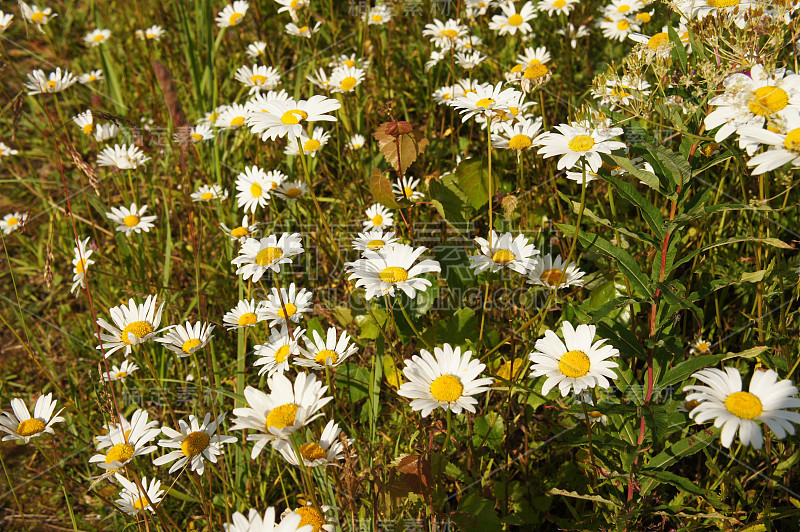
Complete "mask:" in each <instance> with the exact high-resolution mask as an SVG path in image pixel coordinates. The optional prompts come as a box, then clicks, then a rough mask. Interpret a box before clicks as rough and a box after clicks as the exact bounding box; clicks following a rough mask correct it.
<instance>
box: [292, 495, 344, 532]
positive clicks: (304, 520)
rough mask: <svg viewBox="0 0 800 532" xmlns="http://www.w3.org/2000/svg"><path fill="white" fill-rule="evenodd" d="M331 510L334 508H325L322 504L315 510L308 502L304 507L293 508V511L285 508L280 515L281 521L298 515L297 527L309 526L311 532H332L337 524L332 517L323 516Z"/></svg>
mask: <svg viewBox="0 0 800 532" xmlns="http://www.w3.org/2000/svg"><path fill="white" fill-rule="evenodd" d="M333 509H334V508H333V507H332V506H326V505H324V504H323V505H321V506H320V507H319V508H315V507H314V506H313V505H312V504H311V501H308V503H307V504H306V505H305V506H301V507H300V508H295V509H294V511H290V510H289V509H288V508H287V509H286V510H284V511H283V513H282V514H281V519H286V518H288V517H289V516H291V515H292V514H294V515H299V516H300V524H299V525H298V526H301V527H306V526H311V527H313V532H334V530H336V528H337V527H336V525H337V523H336V520H335V518H334V516H332V515H325V514H326V513H328V512H330V511H331V510H333ZM298 530H299V529H298Z"/></svg>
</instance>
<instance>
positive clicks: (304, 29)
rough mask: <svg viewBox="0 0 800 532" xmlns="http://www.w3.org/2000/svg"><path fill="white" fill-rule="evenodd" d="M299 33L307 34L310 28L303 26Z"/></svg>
mask: <svg viewBox="0 0 800 532" xmlns="http://www.w3.org/2000/svg"><path fill="white" fill-rule="evenodd" d="M298 32H299V33H306V32H308V26H303V27H302V28H300V29H299V30H298Z"/></svg>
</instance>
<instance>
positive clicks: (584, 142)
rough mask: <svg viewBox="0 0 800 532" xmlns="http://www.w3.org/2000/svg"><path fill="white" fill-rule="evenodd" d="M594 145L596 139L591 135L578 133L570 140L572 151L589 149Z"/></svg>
mask: <svg viewBox="0 0 800 532" xmlns="http://www.w3.org/2000/svg"><path fill="white" fill-rule="evenodd" d="M592 146H594V139H593V138H592V137H590V136H589V135H576V136H575V137H573V138H572V139H571V140H570V141H569V149H571V150H572V151H587V150H590V149H592Z"/></svg>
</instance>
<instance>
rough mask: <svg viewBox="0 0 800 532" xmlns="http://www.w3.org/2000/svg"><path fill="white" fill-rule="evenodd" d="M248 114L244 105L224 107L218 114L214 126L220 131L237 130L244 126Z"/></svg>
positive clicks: (233, 104) (235, 104)
mask: <svg viewBox="0 0 800 532" xmlns="http://www.w3.org/2000/svg"><path fill="white" fill-rule="evenodd" d="M249 114H250V113H248V112H247V109H246V108H245V106H244V105H242V104H240V103H232V104H230V105H227V106H225V109H223V110H222V112H220V113H219V116H218V117H217V120H216V122H214V126H215V127H218V128H220V129H239V128H240V127H242V125H244V121H245V120H246V119H247V117H248V116H249Z"/></svg>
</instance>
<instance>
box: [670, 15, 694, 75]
mask: <svg viewBox="0 0 800 532" xmlns="http://www.w3.org/2000/svg"><path fill="white" fill-rule="evenodd" d="M667 34H668V35H669V40H670V42H671V43H672V44H673V48H672V55H673V56H674V57H675V58H676V59H677V60H678V61H679V62H680V64H681V67H682V69H683V72H686V67H687V64H688V58H689V56H688V55H687V53H686V48H684V46H683V43H682V42H681V38H680V37H679V36H678V32H677V31H675V28H673V27H672V24H667Z"/></svg>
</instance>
